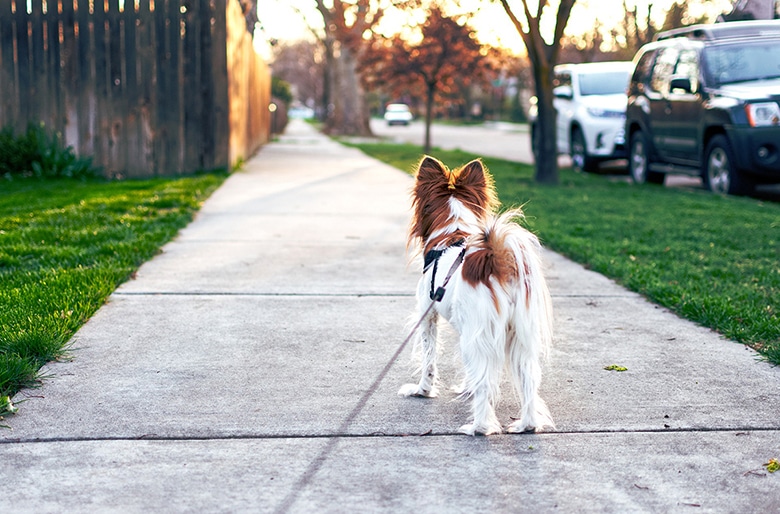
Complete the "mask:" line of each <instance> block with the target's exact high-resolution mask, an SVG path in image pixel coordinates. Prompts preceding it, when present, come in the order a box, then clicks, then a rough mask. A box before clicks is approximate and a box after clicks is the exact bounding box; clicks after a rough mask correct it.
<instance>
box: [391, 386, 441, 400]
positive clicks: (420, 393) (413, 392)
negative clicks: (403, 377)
mask: <svg viewBox="0 0 780 514" xmlns="http://www.w3.org/2000/svg"><path fill="white" fill-rule="evenodd" d="M398 396H404V397H409V396H414V397H416V398H436V388H431V389H430V390H425V389H422V388H421V387H420V385H419V384H404V385H402V386H401V389H399V390H398Z"/></svg>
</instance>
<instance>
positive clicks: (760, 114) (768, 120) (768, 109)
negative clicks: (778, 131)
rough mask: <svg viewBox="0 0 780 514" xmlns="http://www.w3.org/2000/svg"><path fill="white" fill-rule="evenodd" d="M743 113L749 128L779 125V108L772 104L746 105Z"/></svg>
mask: <svg viewBox="0 0 780 514" xmlns="http://www.w3.org/2000/svg"><path fill="white" fill-rule="evenodd" d="M745 111H746V112H747V117H748V123H750V126H751V127H767V126H771V125H780V106H778V105H777V104H776V103H774V102H765V103H756V104H747V105H746V106H745Z"/></svg>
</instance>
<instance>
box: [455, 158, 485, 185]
mask: <svg viewBox="0 0 780 514" xmlns="http://www.w3.org/2000/svg"><path fill="white" fill-rule="evenodd" d="M458 185H459V186H463V187H477V188H480V187H485V186H487V185H488V180H487V170H485V166H484V164H482V161H481V160H480V159H474V160H473V161H471V162H470V163H468V164H465V165H464V166H463V167H462V168H461V169H460V173H458Z"/></svg>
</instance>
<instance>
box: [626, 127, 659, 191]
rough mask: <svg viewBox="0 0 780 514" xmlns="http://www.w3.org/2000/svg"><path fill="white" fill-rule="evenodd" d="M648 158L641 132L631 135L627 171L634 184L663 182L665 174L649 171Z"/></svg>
mask: <svg viewBox="0 0 780 514" xmlns="http://www.w3.org/2000/svg"><path fill="white" fill-rule="evenodd" d="M649 167H650V158H649V157H648V148H647V142H646V141H645V136H644V134H642V133H641V132H635V133H633V134H632V135H631V142H630V144H629V149H628V171H629V173H630V174H631V180H633V181H634V183H636V184H644V183H649V184H663V183H664V178H665V175H664V174H663V173H658V172H656V171H650V170H649Z"/></svg>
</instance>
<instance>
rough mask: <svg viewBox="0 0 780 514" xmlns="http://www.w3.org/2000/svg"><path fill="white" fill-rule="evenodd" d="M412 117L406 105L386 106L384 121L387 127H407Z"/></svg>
mask: <svg viewBox="0 0 780 514" xmlns="http://www.w3.org/2000/svg"><path fill="white" fill-rule="evenodd" d="M413 119H414V116H413V115H412V112H411V111H410V110H409V106H408V105H406V104H388V106H387V108H386V109H385V121H386V122H387V124H388V125H408V124H409V123H410V122H411V121H412V120H413Z"/></svg>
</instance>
